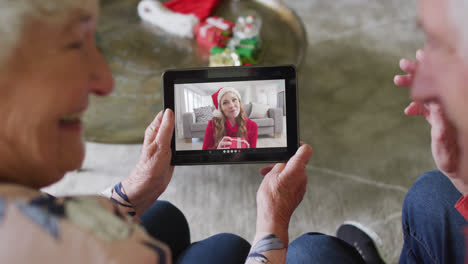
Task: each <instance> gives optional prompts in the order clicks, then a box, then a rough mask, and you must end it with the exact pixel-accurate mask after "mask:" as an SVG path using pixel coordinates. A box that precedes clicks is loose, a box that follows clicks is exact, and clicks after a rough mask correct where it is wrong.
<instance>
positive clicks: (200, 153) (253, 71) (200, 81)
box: [162, 65, 299, 165]
mask: <svg viewBox="0 0 468 264" xmlns="http://www.w3.org/2000/svg"><path fill="white" fill-rule="evenodd" d="M162 79H163V87H164V108H170V109H172V110H173V111H174V115H175V129H174V135H173V137H172V161H171V164H172V165H202V164H226V163H265V162H284V161H287V160H288V159H289V158H290V157H291V156H293V155H294V154H295V153H296V151H297V149H298V147H299V127H298V100H297V77H296V69H295V67H294V66H292V65H287V66H270V67H258V66H248V67H211V68H198V69H181V70H168V71H166V72H164V73H163V78H162Z"/></svg>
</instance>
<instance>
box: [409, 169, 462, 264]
mask: <svg viewBox="0 0 468 264" xmlns="http://www.w3.org/2000/svg"><path fill="white" fill-rule="evenodd" d="M461 196H462V195H461V193H460V192H458V191H457V189H455V187H454V186H453V184H452V183H451V182H450V180H449V179H448V178H447V177H446V176H445V175H443V174H442V173H441V172H440V171H430V172H427V173H425V174H423V175H422V176H421V177H419V179H417V180H416V182H415V183H414V184H413V186H412V187H411V189H410V190H409V192H408V194H407V195H406V197H405V201H404V203H403V215H402V224H403V234H404V245H403V249H402V252H401V255H400V263H401V264H406V263H450V264H457V263H464V260H465V236H464V233H463V232H462V231H463V227H465V226H466V225H467V221H466V220H465V218H464V217H463V216H462V215H461V214H460V213H459V212H458V211H457V209H455V207H454V206H455V203H456V202H457V201H458V199H460V198H461Z"/></svg>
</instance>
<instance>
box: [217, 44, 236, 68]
mask: <svg viewBox="0 0 468 264" xmlns="http://www.w3.org/2000/svg"><path fill="white" fill-rule="evenodd" d="M241 65H242V61H241V58H240V56H239V55H238V54H237V53H235V52H234V51H232V50H230V49H228V48H220V47H213V48H212V49H211V56H210V67H221V66H241Z"/></svg>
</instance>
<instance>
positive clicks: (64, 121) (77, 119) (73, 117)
mask: <svg viewBox="0 0 468 264" xmlns="http://www.w3.org/2000/svg"><path fill="white" fill-rule="evenodd" d="M84 110H85V109H84ZM84 110H83V111H80V112H76V113H71V114H67V115H65V116H64V117H62V118H61V119H60V121H59V124H60V128H64V129H73V130H80V131H81V124H82V123H81V119H82V117H83V114H84Z"/></svg>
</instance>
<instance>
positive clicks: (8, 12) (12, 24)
mask: <svg viewBox="0 0 468 264" xmlns="http://www.w3.org/2000/svg"><path fill="white" fill-rule="evenodd" d="M98 4H99V0H0V36H1V37H0V68H1V67H2V66H4V65H3V64H4V63H5V60H6V59H7V58H8V56H9V55H10V53H11V52H12V51H13V50H14V48H15V46H16V45H18V41H19V39H20V37H21V34H22V32H23V25H24V24H25V22H27V19H31V18H35V19H38V20H42V21H45V22H60V21H63V19H64V18H65V16H66V15H68V13H67V11H70V10H72V9H75V8H77V9H78V8H79V9H84V10H86V11H95V10H97V8H98Z"/></svg>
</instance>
